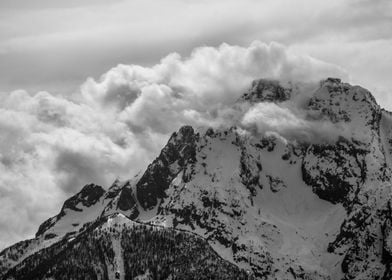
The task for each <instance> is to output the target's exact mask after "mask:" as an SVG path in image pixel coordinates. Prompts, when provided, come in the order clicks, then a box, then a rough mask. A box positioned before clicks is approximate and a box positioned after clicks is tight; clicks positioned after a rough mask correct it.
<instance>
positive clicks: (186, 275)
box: [0, 78, 392, 280]
mask: <svg viewBox="0 0 392 280" xmlns="http://www.w3.org/2000/svg"><path fill="white" fill-rule="evenodd" d="M296 94H297V88H296V86H295V85H293V84H290V83H286V84H284V83H281V82H278V81H271V80H265V79H260V80H257V81H254V82H253V83H252V85H251V87H250V89H249V90H248V92H246V93H245V94H244V95H243V96H242V97H241V98H240V99H239V100H238V103H239V104H245V105H246V106H255V105H256V106H257V105H258V104H261V103H266V104H274V105H280V104H285V102H286V103H287V102H290V101H292V100H293V99H295V98H296ZM303 111H304V112H305V119H306V120H309V121H313V122H314V123H315V124H320V125H323V124H325V123H328V124H330V125H332V126H333V127H339V128H341V130H339V131H341V133H338V134H336V135H334V131H331V132H330V133H329V132H328V134H329V135H317V137H315V139H314V141H313V140H309V139H308V138H306V137H305V138H303V139H302V138H300V139H296V138H293V139H290V138H286V139H284V138H282V137H280V136H279V135H276V134H262V133H246V132H244V131H243V129H241V128H240V127H231V128H221V129H212V128H208V129H195V128H192V127H190V126H184V127H182V128H181V129H179V131H177V132H175V133H173V134H172V136H171V137H170V139H169V141H168V143H167V144H166V146H165V147H164V148H163V149H162V151H161V153H160V154H159V156H158V157H157V158H156V159H155V160H154V161H153V162H152V163H151V164H150V165H149V166H148V167H147V169H146V170H145V172H144V173H141V174H139V175H137V176H135V177H134V178H132V179H131V180H127V181H124V182H120V181H118V180H117V181H115V182H114V183H113V185H112V186H110V187H109V188H108V189H107V190H105V189H104V188H103V187H101V186H97V185H94V184H90V185H87V186H85V187H83V189H82V190H81V191H80V192H79V193H78V194H76V195H74V196H73V197H71V198H69V199H68V200H66V201H65V203H64V205H63V207H62V208H61V211H60V213H59V214H58V215H56V216H54V217H52V218H50V219H48V220H47V221H45V222H44V223H43V224H41V226H40V227H39V229H38V231H37V234H36V237H35V238H33V239H30V240H26V241H22V242H19V243H17V244H15V245H13V246H11V247H9V248H7V249H5V250H4V251H2V252H1V253H0V278H1V279H315V280H316V279H317V280H318V279H320V280H321V279H330V280H335V279H336V280H338V279H339V280H340V279H345V280H348V279H356V280H365V279H380V280H381V279H382V280H387V279H392V206H391V183H390V182H391V170H392V156H391V153H392V114H391V113H389V112H387V111H385V110H383V109H381V107H380V106H379V105H378V104H377V102H376V100H375V99H374V97H373V96H372V95H371V93H370V92H369V91H367V90H366V89H363V88H361V87H359V86H351V85H349V84H347V83H343V82H341V81H340V80H339V79H335V78H328V79H326V80H324V81H322V82H320V85H319V87H318V88H317V89H315V90H314V91H312V92H311V94H310V95H309V98H308V100H307V101H306V103H305V105H304V108H303ZM328 127H330V126H328ZM322 128H323V127H321V130H322ZM327 136H328V137H327ZM320 138H321V139H320ZM323 138H326V139H323Z"/></svg>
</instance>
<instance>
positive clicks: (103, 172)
mask: <svg viewBox="0 0 392 280" xmlns="http://www.w3.org/2000/svg"><path fill="white" fill-rule="evenodd" d="M326 76H337V77H341V78H343V79H345V78H346V73H345V72H344V71H343V70H342V69H341V68H339V67H337V66H335V65H332V64H328V63H325V62H322V61H319V60H316V59H314V58H311V57H309V56H305V55H296V54H293V53H291V51H290V50H289V49H287V48H286V47H284V46H282V45H280V44H277V43H272V44H264V43H261V42H254V43H252V44H251V45H250V46H249V47H246V48H245V47H240V46H231V45H228V44H222V45H221V46H219V47H218V48H212V47H200V48H196V49H194V50H193V52H192V53H191V54H190V56H189V57H181V56H180V55H179V54H176V53H173V54H170V55H168V56H166V57H165V58H163V59H162V60H161V61H160V63H158V64H156V65H154V66H151V67H142V66H138V65H118V66H117V67H114V68H113V69H111V70H109V71H108V72H107V73H105V74H104V75H102V77H101V78H100V79H98V80H94V79H92V78H90V79H88V80H87V81H86V82H85V83H84V84H83V85H82V86H81V88H80V90H79V91H78V92H77V93H75V94H72V95H69V96H68V97H65V96H62V95H55V94H51V93H49V92H38V93H36V94H30V93H28V92H26V91H23V90H19V91H14V92H10V93H3V94H2V103H1V104H0V112H1V114H0V129H1V131H2V133H1V135H0V172H1V174H2V176H1V178H0V212H1V213H2V215H1V216H0V248H1V247H4V246H5V245H8V244H10V243H11V242H14V241H17V240H19V239H22V238H26V237H27V236H31V235H32V234H33V233H34V231H35V230H36V228H37V226H38V224H39V223H40V222H42V221H43V220H44V219H46V218H48V217H49V216H51V215H54V214H55V213H56V212H57V211H58V210H59V208H60V207H61V203H62V202H63V200H64V199H65V198H66V197H68V196H70V195H72V194H74V193H75V192H76V191H78V190H79V189H80V188H81V187H82V186H83V184H86V183H89V182H94V183H98V184H101V185H103V186H104V187H107V186H108V185H109V184H110V183H111V182H112V181H113V180H114V179H115V178H116V177H121V178H130V177H131V176H132V175H133V174H134V173H136V172H137V171H139V170H141V169H143V168H144V167H145V166H146V165H147V164H148V163H149V161H151V160H152V159H153V158H154V157H155V156H157V154H158V152H159V150H160V149H161V148H162V146H163V145H164V144H165V142H166V141H167V139H168V137H169V136H170V134H171V133H172V132H173V131H175V130H177V129H178V128H179V127H180V126H182V125H186V124H190V125H193V126H196V127H197V126H213V127H218V126H222V125H232V124H240V125H243V126H244V127H245V126H250V125H251V124H252V123H255V119H259V118H261V119H264V120H265V121H264V122H263V123H261V122H257V124H256V125H257V127H258V129H267V130H274V131H276V132H278V133H282V134H283V136H285V132H284V131H289V130H295V128H299V127H300V128H304V131H310V130H312V128H311V127H309V126H310V124H309V123H307V122H306V121H304V120H301V119H300V118H298V115H295V114H294V113H292V112H291V111H290V110H288V109H287V108H283V107H276V105H270V106H272V107H268V108H267V107H262V105H258V106H257V107H255V108H251V109H250V110H249V112H247V111H248V109H249V108H248V107H247V106H245V105H244V106H237V107H233V104H234V103H235V102H236V100H238V98H239V97H240V96H241V94H242V93H243V92H245V91H246V89H247V88H248V87H249V85H250V82H251V81H252V80H253V79H257V78H272V79H280V80H283V81H290V80H301V81H305V82H312V81H318V80H319V79H322V78H325V77H326ZM298 104H300V102H298ZM273 106H275V107H273ZM246 112H247V113H246ZM274 114H275V115H274ZM293 114H294V115H293ZM242 119H243V120H242ZM282 119H283V120H285V122H286V124H287V125H286V127H282V126H281V125H279V124H278V123H277V121H278V120H282ZM241 122H242V123H241ZM43 202H44V203H43Z"/></svg>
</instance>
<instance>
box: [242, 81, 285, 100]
mask: <svg viewBox="0 0 392 280" xmlns="http://www.w3.org/2000/svg"><path fill="white" fill-rule="evenodd" d="M291 92H292V88H290V87H285V86H283V85H282V83H281V82H280V81H278V80H270V79H258V80H254V81H253V82H252V85H251V87H250V89H249V90H248V91H247V92H246V93H244V94H243V95H242V97H241V100H243V101H248V102H251V103H257V102H277V103H278V102H283V101H286V100H288V99H290V97H291Z"/></svg>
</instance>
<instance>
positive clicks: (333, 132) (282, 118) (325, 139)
mask: <svg viewBox="0 0 392 280" xmlns="http://www.w3.org/2000/svg"><path fill="white" fill-rule="evenodd" d="M240 126H242V127H243V128H245V129H247V130H248V131H250V132H252V133H254V134H256V135H266V134H267V135H268V134H275V135H279V136H280V138H284V139H286V140H291V141H299V142H307V143H309V142H310V143H331V142H334V141H336V140H337V139H338V137H339V136H346V137H347V136H348V135H349V133H350V131H349V130H348V128H347V127H346V126H344V125H342V124H334V123H332V122H330V121H328V120H325V119H321V120H315V119H312V118H309V117H308V116H307V113H306V111H305V110H302V109H301V108H300V106H299V103H296V102H295V103H292V102H289V103H287V102H284V103H281V104H276V103H259V104H256V105H254V106H252V107H251V108H250V109H249V110H247V111H246V112H245V114H244V115H243V118H242V119H241V123H240Z"/></svg>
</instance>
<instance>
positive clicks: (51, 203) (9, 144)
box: [0, 0, 392, 250]
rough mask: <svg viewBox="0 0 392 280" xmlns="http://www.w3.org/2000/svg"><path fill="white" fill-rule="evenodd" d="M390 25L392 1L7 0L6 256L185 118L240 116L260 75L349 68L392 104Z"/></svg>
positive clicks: (2, 198)
mask: <svg viewBox="0 0 392 280" xmlns="http://www.w3.org/2000/svg"><path fill="white" fill-rule="evenodd" d="M391 30H392V2H391V1H389V0H329V1H320V0H296V1H293V0H273V1H272V0H242V1H234V0H224V1H223V0H209V1H206V0H198V1H191V0H162V1H152V0H132V1H130V0H115V1H105V0H69V1H59V0H29V1H24V0H2V1H0V95H1V102H0V131H1V134H0V174H1V175H0V213H1V215H0V250H1V249H2V248H4V247H6V246H9V245H10V244H12V243H14V242H16V241H19V240H22V239H26V238H31V237H32V236H33V235H34V233H35V231H36V230H37V228H38V225H39V224H40V223H41V222H43V221H44V220H45V219H46V218H48V217H50V216H53V215H55V214H56V213H57V212H58V211H59V209H60V207H61V205H62V202H63V201H64V199H66V198H67V197H69V196H70V195H72V194H74V193H75V192H77V191H78V190H80V188H81V187H82V186H83V185H84V184H86V183H89V182H94V183H97V184H101V185H103V186H104V187H107V186H109V185H110V183H111V182H112V181H113V180H114V179H115V178H117V177H119V178H129V177H131V176H133V174H135V173H136V172H138V171H140V170H143V168H144V167H145V166H146V165H147V164H148V163H149V161H151V160H152V159H153V158H154V157H155V156H157V154H158V153H159V151H160V149H161V148H162V146H163V145H164V144H165V142H166V141H167V139H168V137H169V136H170V134H171V133H172V132H173V131H175V130H176V129H178V128H179V127H180V126H181V125H184V124H191V125H194V126H205V125H208V126H220V125H224V124H227V121H228V120H230V121H233V120H236V121H238V120H237V119H238V118H239V117H238V114H239V113H238V112H233V111H232V110H231V106H230V105H232V103H233V101H235V100H236V99H238V97H239V96H240V95H241V93H242V92H244V91H245V90H246V88H247V87H249V85H250V82H251V81H252V80H253V79H256V78H262V77H266V78H275V79H283V80H297V81H304V82H315V81H317V80H319V79H322V78H324V77H327V76H337V77H340V78H342V79H343V80H344V81H347V82H350V83H353V84H359V85H361V86H363V87H365V88H367V89H369V90H370V91H371V92H372V93H373V95H374V96H375V97H376V99H377V100H378V102H379V104H380V105H381V106H382V107H384V108H386V109H389V110H392V95H391V92H392V79H391V78H390V77H391V73H392V31H391ZM257 109H260V108H257ZM261 109H262V110H263V112H265V111H268V110H272V111H273V112H274V114H277V112H279V114H277V116H279V118H282V116H285V117H286V116H289V117H290V118H297V119H298V118H300V117H299V116H297V115H294V116H292V114H291V112H287V110H285V109H286V108H285V109H284V110H282V108H279V109H276V110H274V108H261ZM254 111H255V108H253V109H252V110H250V111H241V114H242V115H241V116H244V115H245V116H246V120H247V121H248V120H253V119H254V118H253V117H249V114H250V113H252V112H254ZM257 115H260V113H258V114H257ZM239 123H240V124H241V121H239ZM303 123H304V122H303V120H301V119H300V120H299V121H297V122H294V123H293V125H299V127H301V126H302V124H303ZM272 129H273V128H272Z"/></svg>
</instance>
